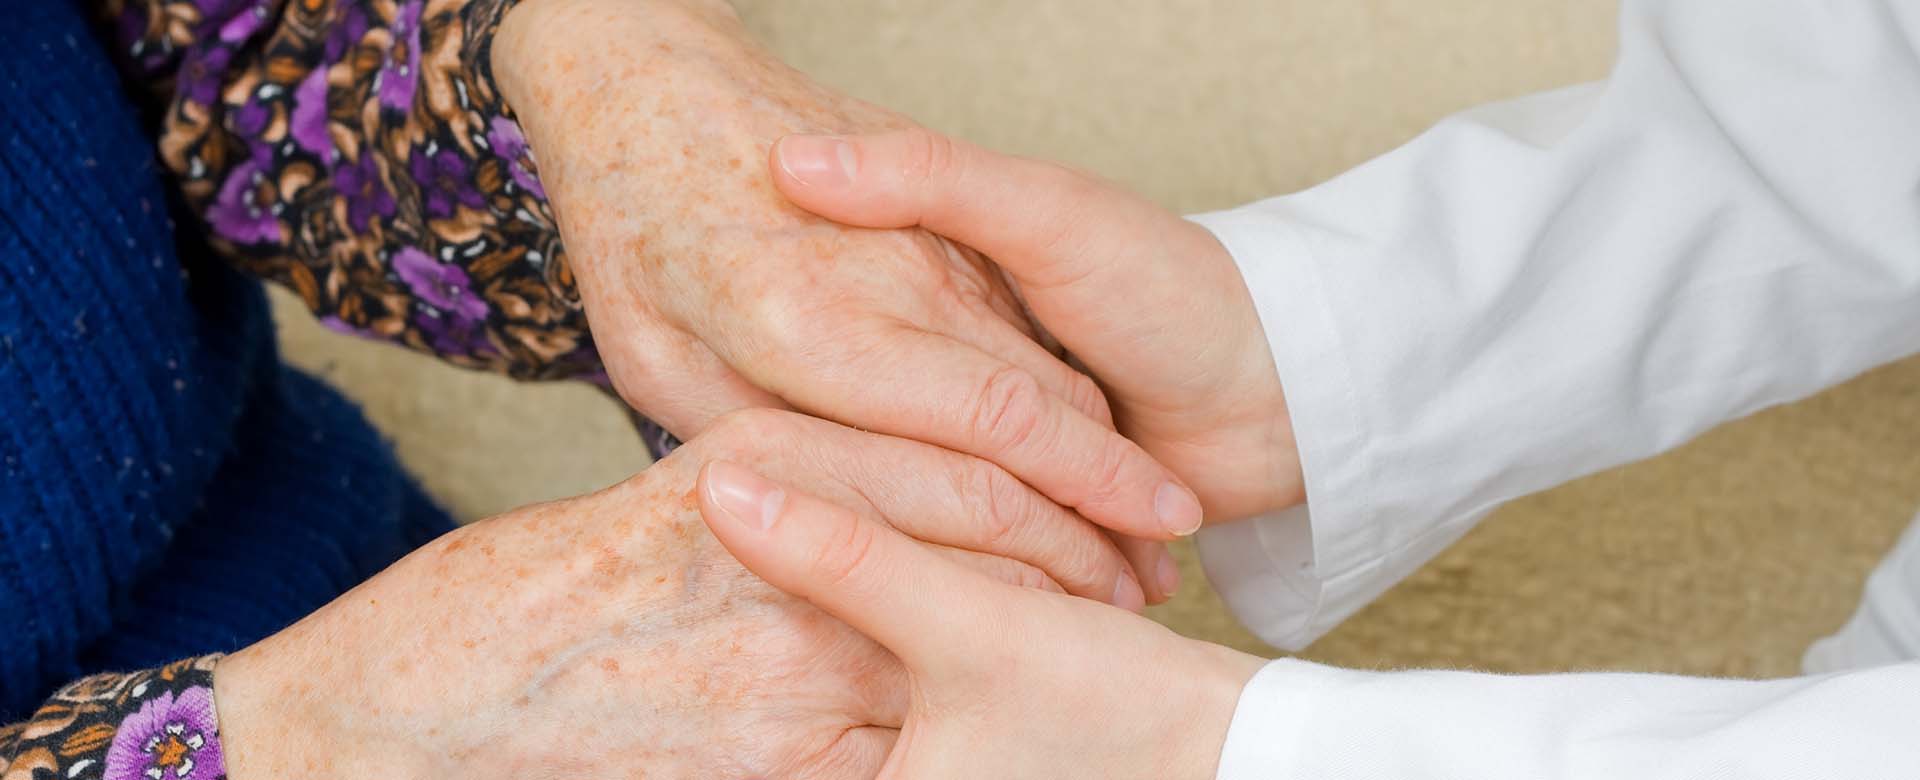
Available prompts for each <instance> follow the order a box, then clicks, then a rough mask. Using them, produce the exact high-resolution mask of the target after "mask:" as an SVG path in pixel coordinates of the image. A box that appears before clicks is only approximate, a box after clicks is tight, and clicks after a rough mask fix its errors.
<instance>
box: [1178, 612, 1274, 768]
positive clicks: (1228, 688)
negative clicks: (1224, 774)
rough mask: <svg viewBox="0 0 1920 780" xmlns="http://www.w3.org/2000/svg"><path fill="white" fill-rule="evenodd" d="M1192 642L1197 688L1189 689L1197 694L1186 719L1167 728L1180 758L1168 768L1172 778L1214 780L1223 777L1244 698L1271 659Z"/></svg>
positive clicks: (1192, 697) (1188, 689)
mask: <svg viewBox="0 0 1920 780" xmlns="http://www.w3.org/2000/svg"><path fill="white" fill-rule="evenodd" d="M1189 641H1191V642H1192V644H1193V646H1194V648H1195V651H1196V655H1197V661H1196V662H1194V663H1193V664H1192V665H1191V667H1190V668H1192V669H1194V670H1196V673H1195V675H1194V680H1195V684H1194V685H1192V686H1190V687H1188V688H1187V689H1186V690H1187V691H1189V692H1190V694H1191V695H1190V698H1189V702H1188V707H1187V712H1188V714H1187V716H1186V717H1185V719H1184V720H1183V721H1182V722H1179V723H1169V724H1166V732H1165V733H1167V734H1170V735H1176V736H1177V739H1173V740H1170V743H1171V744H1172V745H1173V748H1174V755H1172V756H1170V757H1168V758H1166V759H1165V762H1166V763H1163V764H1162V766H1164V767H1166V768H1167V769H1168V770H1170V771H1169V774H1167V775H1166V776H1167V777H1179V778H1186V779H1187V780H1212V778H1213V777H1214V776H1215V775H1216V774H1217V773H1218V772H1219V767H1220V753H1221V750H1222V749H1223V748H1224V747H1226V743H1227V729H1228V727H1229V726H1231V725H1232V724H1233V715H1234V712H1235V711H1236V710H1237V709H1238V708H1239V706H1240V693H1241V692H1242V691H1243V690H1245V689H1246V687H1247V681H1248V680H1251V679H1253V675H1254V673H1255V672H1258V671H1260V667H1262V666H1265V665H1266V664H1267V659H1264V658H1260V657H1258V656H1253V655H1248V654H1246V653H1242V652H1240V651H1238V650H1234V649H1233V648H1230V647H1224V646H1221V645H1216V644H1213V643H1211V642H1201V641H1198V640H1189Z"/></svg>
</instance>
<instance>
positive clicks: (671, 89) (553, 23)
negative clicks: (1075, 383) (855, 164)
mask: <svg viewBox="0 0 1920 780" xmlns="http://www.w3.org/2000/svg"><path fill="white" fill-rule="evenodd" d="M710 5H711V4H710V3H705V2H699V1H698V0H684V1H683V2H647V1H646V0H638V1H637V2H636V0H540V1H539V2H538V3H537V4H524V3H523V5H522V6H521V7H520V8H519V9H516V11H515V12H514V15H510V16H509V17H508V19H507V21H506V23H505V26H504V27H503V30H502V33H501V36H500V38H499V40H497V41H496V43H495V46H494V57H495V73H496V74H497V75H498V78H499V79H500V82H501V90H502V94H503V95H504V96H505V97H506V98H507V99H508V101H509V103H510V104H512V105H513V106H515V107H516V108H515V110H516V112H517V114H518V116H519V119H520V122H521V124H522V126H523V127H524V128H525V130H526V133H527V138H528V142H529V143H530V144H531V145H532V147H533V149H534V152H535V155H536V157H537V159H538V161H539V173H540V177H541V180H542V183H543V185H544V186H545V188H546V191H547V193H548V195H549V196H550V198H551V201H552V203H553V205H554V208H555V211H556V215H557V219H558V222H559V226H560V232H561V235H562V237H563V238H564V239H565V242H566V246H567V258H568V262H569V264H570V266H571V268H572V270H573V272H574V274H575V275H576V278H577V279H578V282H579V288H580V291H581V296H582V299H583V301H584V303H585V305H586V309H587V314H588V318H589V320H590V321H591V323H592V327H593V332H594V338H595V344H596V345H597V347H598V348H599V350H600V354H601V356H602V358H603V359H604V360H605V362H606V366H607V371H608V375H609V376H610V377H611V379H612V380H613V383H614V386H615V388H616V389H617V390H618V391H619V392H620V394H621V396H622V397H623V398H624V399H626V400H627V401H628V403H630V404H632V405H633V406H634V407H635V408H636V409H638V410H639V411H641V412H642V413H644V414H647V415H648V416H649V417H651V418H653V419H654V420H656V421H658V422H660V423H661V424H662V425H664V426H666V428H667V429H668V430H671V431H673V432H674V433H676V434H678V435H680V436H682V437H683V438H684V437H690V436H692V435H696V434H698V432H699V431H700V430H702V429H703V428H704V427H705V426H706V424H707V423H709V422H710V421H711V420H712V419H713V418H714V417H715V416H717V415H719V414H721V413H724V412H726V411H730V410H732V409H736V408H740V407H742V406H767V405H776V404H779V403H780V402H781V401H780V400H778V399H784V400H785V401H786V402H788V403H792V404H795V405H797V406H800V407H801V408H809V407H810V406H812V405H813V404H811V403H810V402H808V401H806V400H796V399H797V398H800V397H802V396H805V397H811V395H810V393H812V392H820V393H825V392H826V391H825V390H809V391H808V392H799V391H796V390H794V389H790V388H787V387H783V386H782V385H781V383H782V382H783V381H788V380H789V378H791V380H792V381H804V382H814V381H815V380H816V379H818V380H819V381H820V382H821V383H824V382H825V381H826V380H827V379H830V378H831V377H833V376H839V375H844V376H855V375H857V374H859V373H860V372H866V373H867V374H871V371H872V368H873V367H872V366H856V365H849V364H847V363H845V362H844V361H842V360H841V359H839V358H838V357H836V353H835V352H833V351H832V350H831V349H825V348H830V347H835V346H837V345H838V344H840V343H843V342H845V341H846V340H847V338H848V337H849V334H855V333H876V332H880V331H882V330H884V329H885V328H887V327H893V326H896V325H897V326H900V327H905V328H911V329H916V330H923V331H928V332H931V333H936V334H941V335H945V336H949V337H952V338H955V339H957V340H960V341H962V342H966V343H972V342H971V341H970V339H972V338H973V333H974V332H975V331H977V330H978V329H979V328H980V327H982V326H981V323H985V322H994V321H998V322H1000V323H1003V324H1001V325H998V326H997V327H1002V328H1006V329H1008V330H1009V332H1010V333H1014V334H1024V335H1027V336H1031V335H1033V334H1034V328H1033V326H1032V324H1031V321H1030V320H1029V319H1028V318H1027V316H1026V314H1025V312H1024V310H1023V309H1022V307H1021V306H1020V304H1019V302H1018V300H1017V298H1016V297H1015V296H1014V294H1013V292H1012V291H1011V290H1010V289H1009V288H1008V286H1007V284H1006V283H1005V281H1004V279H1003V278H1002V277H1001V275H1000V274H999V272H998V271H997V270H996V269H994V268H992V267H991V266H990V265H989V264H987V263H986V262H985V261H984V260H983V259H981V258H980V257H978V256H977V255H975V254H974V253H972V252H971V251H951V249H950V247H949V245H947V244H946V243H945V242H944V241H943V240H942V239H939V238H936V237H934V236H933V235H931V234H929V233H926V232H924V231H921V230H917V229H916V230H891V231H882V230H857V229H848V228H845V227H842V226H839V225H835V224H833V223H830V222H827V221H825V220H822V219H820V218H818V217H815V216H813V215H811V214H807V213H805V212H803V211H801V210H799V209H797V208H795V207H794V206H793V205H792V204H790V203H788V202H787V200H786V198H784V197H782V196H781V195H780V194H779V193H778V192H777V191H776V190H775V189H774V187H773V184H772V182H771V180H770V179H769V177H768V175H767V172H766V170H765V163H764V161H765V160H766V159H767V156H768V153H769V149H770V147H771V145H772V143H773V142H774V141H775V140H776V139H778V138H779V137H780V136H782V135H785V134H788V133H793V132H855V131H872V130H881V129H889V128H899V127H905V126H908V125H910V124H911V122H910V120H908V119H906V118H905V117H901V116H899V115H897V114H893V113H891V112H888V111H885V110H883V109H880V108H878V107H875V106H872V105H869V104H866V103H863V102H860V101H857V100H854V99H852V98H848V97H845V96H843V95H839V94H836V93H834V92H832V91H830V90H827V89H825V88H823V87H821V86H820V85H818V84H815V83H813V82H812V81H811V80H809V79H808V78H806V77H805V76H804V75H802V74H800V73H798V72H796V71H794V70H792V69H790V68H788V67H786V66H785V65H783V64H781V63H780V62H778V61H777V60H775V59H774V58H773V57H772V56H771V55H769V54H768V53H767V52H765V51H764V50H762V49H761V48H759V47H758V46H756V45H754V44H753V43H751V42H750V41H749V40H747V37H746V34H745V32H744V30H743V29H742V28H741V27H740V25H739V23H738V21H737V20H735V19H733V18H732V14H731V11H730V10H726V9H725V8H724V4H721V6H722V7H720V8H709V7H708V6H710ZM529 11H531V12H533V13H534V14H536V16H528V17H523V18H522V19H515V18H514V17H515V15H518V14H521V13H524V12H529ZM527 19H534V20H537V21H538V22H539V23H537V24H536V23H535V22H532V21H529V22H527V23H526V24H517V22H521V21H525V20H527ZM815 347H819V348H821V349H816V348H815ZM821 386H824V385H821ZM809 410H810V411H813V412H815V413H818V414H825V415H826V416H834V415H831V414H827V413H825V412H822V411H821V410H819V409H809ZM841 421H842V422H846V423H848V424H851V425H855V426H856V427H867V428H875V429H883V428H884V427H885V426H882V425H879V424H876V423H875V422H874V421H870V420H858V419H841Z"/></svg>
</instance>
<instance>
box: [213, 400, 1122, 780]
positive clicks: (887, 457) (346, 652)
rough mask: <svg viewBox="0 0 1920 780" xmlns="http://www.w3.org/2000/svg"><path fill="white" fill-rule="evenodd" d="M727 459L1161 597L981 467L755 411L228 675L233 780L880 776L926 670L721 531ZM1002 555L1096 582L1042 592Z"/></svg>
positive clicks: (324, 616)
mask: <svg viewBox="0 0 1920 780" xmlns="http://www.w3.org/2000/svg"><path fill="white" fill-rule="evenodd" d="M716 458H725V459H727V460H729V461H731V462H736V463H750V464H754V467H755V468H758V469H761V470H763V471H765V472H766V473H769V474H776V475H779V476H780V478H781V479H784V480H788V481H790V482H791V483H792V484H802V485H807V486H808V489H809V490H813V491H818V492H819V493H820V494H821V495H826V496H831V497H833V498H834V500H836V501H839V502H842V504H843V505H845V506H850V507H855V508H856V511H857V512H858V513H860V514H861V515H862V516H864V517H866V518H868V519H869V520H871V521H872V522H875V523H885V524H890V527H896V528H899V529H900V530H902V531H904V532H906V533H910V534H914V535H916V536H919V537H922V538H925V539H927V540H928V541H930V542H931V543H932V544H931V545H930V546H929V547H928V548H927V554H928V555H929V556H932V557H934V558H936V559H939V560H943V561H948V562H954V563H955V565H961V566H963V567H966V568H968V569H969V570H973V571H983V572H988V573H989V574H990V575H991V576H992V577H993V578H995V579H997V580H998V581H1003V582H1019V583H1023V584H1027V585H1033V586H1041V587H1050V585H1049V575H1050V578H1051V579H1052V580H1058V581H1059V582H1060V583H1063V584H1068V586H1069V587H1071V588H1073V589H1075V590H1079V591H1087V590H1096V589H1097V590H1099V591H1100V592H1101V593H1102V596H1103V597H1107V596H1111V595H1112V594H1113V592H1114V590H1115V589H1116V588H1119V589H1121V590H1123V591H1125V592H1124V593H1122V594H1121V595H1120V596H1119V597H1117V598H1116V600H1118V601H1123V602H1128V603H1130V604H1131V605H1132V606H1138V605H1139V602H1140V595H1139V591H1138V589H1137V587H1134V586H1131V585H1130V584H1129V583H1128V581H1127V580H1125V579H1124V578H1123V577H1122V576H1121V574H1122V568H1123V564H1122V561H1121V560H1120V559H1119V557H1118V556H1117V555H1116V554H1115V553H1114V552H1113V551H1112V549H1111V548H1110V547H1109V546H1107V544H1106V542H1105V540H1104V539H1102V538H1101V537H1100V535H1099V534H1098V532H1097V531H1096V530H1094V529H1093V528H1092V527H1090V526H1088V525H1086V524H1085V523H1084V522H1080V521H1078V520H1077V519H1076V518H1073V517H1071V515H1070V513H1068V512H1066V511H1065V510H1062V509H1060V508H1059V507H1058V506H1056V505H1054V504H1053V503H1051V502H1048V501H1046V500H1044V499H1042V498H1041V497H1039V496H1037V495H1035V494H1032V493H1031V492H1029V491H1027V490H1026V489H1025V488H1024V486H1021V485H1020V483H1018V482H1017V481H1015V480H1013V479H1011V478H1010V477H1007V476H1006V475H1005V474H1004V473H1001V472H999V471H998V470H996V469H993V467H991V466H988V465H986V464H984V463H983V462H981V461H978V460H974V459H972V458H968V457H966V456H962V455H959V454H956V453H953V452H950V451H947V450H942V449H939V448H937V447H933V446H930V445H925V444H920V443H917V442H911V441H906V440H902V439H892V438H888V437H883V436H879V435H876V434H867V433H860V432H857V431H853V430H849V429H846V428H841V427H839V426H837V425H834V424H832V423H828V422H825V421H821V420H817V419H813V418H808V417H803V416H800V415H796V414H793V413H791V412H776V411H770V410H758V411H753V412H747V413H741V414H737V415H731V416H729V417H727V418H724V419H723V420H721V421H719V422H717V423H715V424H714V425H713V426H710V428H709V430H708V431H707V433H705V434H703V435H702V436H701V437H700V438H697V439H695V440H693V441H691V442H689V443H687V445H686V446H684V447H682V448H681V449H680V450H679V451H677V452H675V453H674V454H673V455H672V456H671V457H668V458H667V459H665V460H662V461H661V462H660V463H658V464H656V465H655V466H653V467H652V468H649V469H648V470H646V471H645V472H643V473H641V474H640V475H639V476H636V477H634V478H633V479H630V480H628V481H627V482H625V483H622V484H620V485H617V486H615V487H612V488H609V489H607V490H605V491H602V492H600V493H597V494H594V495H590V496H585V497H581V498H576V499H570V500H566V501H558V502H554V503H550V504H545V505H541V506H535V507H529V508H527V509H523V510H519V511H515V512H512V513H509V514H507V515H504V516H501V517H496V518H493V519H490V520H486V521H483V522H480V523H477V524H474V525H471V526H468V527H465V528H462V529H460V530H458V531H456V532H454V533H452V534H449V535H448V536H446V537H444V538H442V539H440V540H438V541H436V542H434V543H433V544H431V545H428V546H427V547H425V548H423V549H421V550H419V551H417V552H415V553H414V554H412V555H409V556H408V557H406V558H405V559H403V560H401V561H400V562H399V563H397V564H395V565H394V566H393V567H392V568H390V569H388V570H387V571H385V572H382V573H381V574H380V575H378V576H377V577H375V578H374V579H372V580H370V581H368V582H367V583H365V584H364V585H362V586H360V587H358V588H355V589H354V590H352V591H351V592H349V593H347V594H346V595H344V596H342V597H340V598H339V599H338V600H336V601H334V602H333V603H332V604H329V605H328V606H327V607H325V608H323V609H322V610H320V611H318V612H316V613H315V614H313V615H312V616H310V617H308V618H307V619H305V620H303V621H301V622H300V623H298V624H296V625H294V626H293V627H292V628H289V629H287V630H286V631H283V632H281V633H280V634H277V635H275V636H273V637H271V638H269V639H267V640H265V641H263V642H261V643H260V644H258V645H255V646H253V647H250V648H248V649H246V650H244V651H241V652H240V653H237V654H235V655H232V656H229V657H228V658H226V659H225V660H223V661H222V662H221V663H220V666H219V667H218V669H217V673H216V677H215V688H216V691H215V692H216V695H217V697H218V701H219V708H220V714H221V721H222V723H221V731H222V734H221V736H222V737H223V742H224V745H225V747H226V750H227V761H228V763H227V766H228V768H229V770H230V776H231V777H233V778H234V780H275V779H276V778H291V777H316V776H318V777H343V778H344V777H391V778H456V777H457V778H475V779H477V780H485V779H486V778H525V777H636V776H643V775H644V776H647V777H688V778H694V777H699V778H749V777H782V778H787V777H791V778H806V777H825V776H839V775H842V774H858V773H862V772H864V773H865V774H866V775H871V774H872V773H873V771H874V770H875V769H877V768H878V766H879V762H880V759H881V758H882V757H884V755H885V753H886V751H887V749H888V747H889V746H890V745H891V743H892V741H893V736H894V734H893V732H892V731H891V728H897V727H898V726H899V725H900V723H901V722H902V718H903V717H904V715H905V709H906V706H907V701H906V693H905V692H906V680H905V675H904V673H903V671H902V670H901V668H900V667H899V665H898V663H897V661H895V660H894V659H893V657H892V656H891V655H889V654H887V653H886V652H884V651H883V650H881V649H880V648H879V647H877V646H876V645H874V644H872V643H871V642H869V641H867V640H866V639H864V638H862V637H861V636H860V635H859V634H858V633H856V632H853V631H852V630H850V629H848V628H847V627H846V626H845V625H843V624H841V623H840V622H839V621H836V620H833V619H831V618H829V617H828V616H826V615H824V614H821V613H820V612H818V611H817V610H815V609H814V608H812V607H810V606H808V605H807V604H805V603H804V602H802V601H799V600H797V599H793V598H790V597H788V596H787V595H785V594H783V593H781V592H779V591H777V590H774V589H772V588H770V587H768V586H767V585H766V584H765V583H764V582H762V581H760V579H758V578H756V577H754V576H753V575H751V574H749V573H747V572H746V571H745V570H743V569H741V568H740V566H739V565H738V564H737V563H736V562H735V561H734V559H733V558H732V557H731V556H730V555H728V554H727V552H726V551H725V550H724V549H722V548H721V547H720V546H719V545H718V544H716V543H715V542H714V539H713V537H712V536H710V535H709V534H707V533H706V531H705V529H704V528H703V527H702V525H701V522H700V519H699V517H698V514H699V513H698V509H697V505H696V502H695V499H694V497H693V495H692V493H693V490H694V484H695V479H696V476H697V474H698V469H699V468H700V467H701V465H702V464H703V463H705V462H707V461H709V460H713V459H716ZM940 545H946V546H940ZM963 549H964V550H971V551H972V552H963ZM983 553H997V554H1000V555H1010V556H1014V557H1018V558H1033V559H1042V560H1050V561H1078V562H1079V568H1075V569H1053V570H1049V571H1047V572H1046V573H1045V575H1043V574H1042V573H1041V572H1040V571H1038V570H1036V569H1034V568H1032V567H1030V566H1026V565H1025V564H1021V563H1017V562H1015V561H1012V560H1009V559H1007V558H1003V557H998V556H997V555H987V554H983ZM983 576H986V575H983ZM1062 598H1066V597H1065V596H1062ZM1088 603H1092V602H1088ZM208 608H209V609H217V608H219V607H218V605H208ZM870 725H871V726H881V727H890V728H866V727H867V726H870Z"/></svg>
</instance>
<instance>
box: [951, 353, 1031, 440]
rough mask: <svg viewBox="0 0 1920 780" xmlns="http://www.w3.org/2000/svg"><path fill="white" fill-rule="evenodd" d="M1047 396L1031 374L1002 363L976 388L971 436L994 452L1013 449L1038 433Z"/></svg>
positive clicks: (971, 420) (970, 422)
mask: <svg viewBox="0 0 1920 780" xmlns="http://www.w3.org/2000/svg"><path fill="white" fill-rule="evenodd" d="M1045 403H1046V398H1045V395H1044V394H1043V393H1042V391H1041V390H1040V383H1039V382H1038V381H1036V380H1034V378H1033V376H1032V375H1031V374H1028V373H1027V372H1025V371H1021V370H1020V369H1017V368H1014V367H1012V366H1004V367H1001V368H999V369H997V370H995V371H994V372H993V373H992V374H990V375H988V377H987V380H986V382H984V383H982V384H981V386H980V388H979V389H978V390H977V391H976V393H975V397H974V399H973V403H972V415H971V419H970V421H969V426H970V429H971V430H970V433H971V434H972V435H973V439H974V441H976V442H979V443H980V444H983V445H985V447H986V448H987V449H988V450H990V451H992V452H994V453H1003V452H1008V451H1011V450H1016V449H1019V448H1021V447H1022V446H1024V445H1026V444H1027V443H1028V442H1030V441H1032V440H1033V438H1034V436H1035V434H1036V433H1038V432H1039V429H1040V424H1041V420H1042V416H1041V415H1042V409H1044V408H1045Z"/></svg>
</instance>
